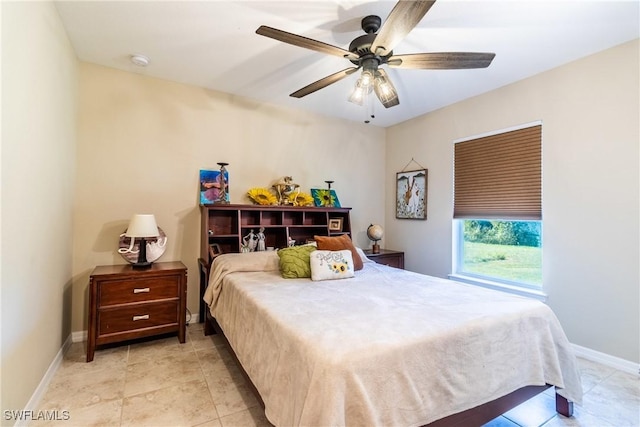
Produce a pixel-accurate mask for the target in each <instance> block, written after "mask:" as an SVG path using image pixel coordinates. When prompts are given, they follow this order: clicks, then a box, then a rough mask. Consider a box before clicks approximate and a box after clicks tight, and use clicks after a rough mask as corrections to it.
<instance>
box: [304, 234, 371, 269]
mask: <svg viewBox="0 0 640 427" xmlns="http://www.w3.org/2000/svg"><path fill="white" fill-rule="evenodd" d="M313 238H314V239H315V241H316V243H317V244H318V249H320V250H325V251H341V250H344V249H349V250H350V251H351V256H352V257H353V267H354V270H356V271H357V270H362V258H360V255H358V251H357V250H356V247H355V246H353V242H352V241H351V237H349V235H348V234H341V235H340V236H335V237H329V236H313Z"/></svg>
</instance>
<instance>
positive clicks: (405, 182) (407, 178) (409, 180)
mask: <svg viewBox="0 0 640 427" xmlns="http://www.w3.org/2000/svg"><path fill="white" fill-rule="evenodd" d="M396 218H399V219H427V170H426V169H419V170H413V171H402V172H398V173H396Z"/></svg>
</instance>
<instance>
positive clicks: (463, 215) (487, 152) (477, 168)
mask: <svg viewBox="0 0 640 427" xmlns="http://www.w3.org/2000/svg"><path fill="white" fill-rule="evenodd" d="M454 154H455V163H454V167H455V172H454V180H455V181H454V214H453V217H454V246H455V252H454V263H453V264H454V274H453V275H452V276H453V278H456V279H463V280H465V281H468V282H472V283H478V284H482V285H489V286H490V287H506V288H509V289H532V290H541V289H542V126H541V125H540V124H535V125H525V126H522V127H519V128H513V129H509V130H506V131H500V132H498V133H492V134H489V135H483V136H480V137H473V138H467V139H463V140H459V141H456V142H455V145H454ZM502 285H506V286H502Z"/></svg>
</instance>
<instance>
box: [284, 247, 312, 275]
mask: <svg viewBox="0 0 640 427" xmlns="http://www.w3.org/2000/svg"><path fill="white" fill-rule="evenodd" d="M315 250H316V247H315V246H311V245H309V246H292V247H290V248H284V249H280V250H279V251H278V256H279V257H280V273H282V277H284V278H285V279H297V278H299V277H311V267H310V266H309V254H310V253H311V252H313V251H315Z"/></svg>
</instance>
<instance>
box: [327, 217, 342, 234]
mask: <svg viewBox="0 0 640 427" xmlns="http://www.w3.org/2000/svg"><path fill="white" fill-rule="evenodd" d="M329 231H342V218H329Z"/></svg>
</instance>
